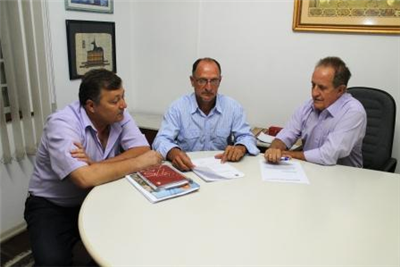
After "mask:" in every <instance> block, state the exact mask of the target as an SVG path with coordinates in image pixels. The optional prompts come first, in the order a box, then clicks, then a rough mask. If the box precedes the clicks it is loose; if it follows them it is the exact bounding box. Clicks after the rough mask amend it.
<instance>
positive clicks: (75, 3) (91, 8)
mask: <svg viewBox="0 0 400 267" xmlns="http://www.w3.org/2000/svg"><path fill="white" fill-rule="evenodd" d="M113 1H114V0H65V9H66V10H75V11H87V12H98V13H113V12H114V6H113V5H114V3H113Z"/></svg>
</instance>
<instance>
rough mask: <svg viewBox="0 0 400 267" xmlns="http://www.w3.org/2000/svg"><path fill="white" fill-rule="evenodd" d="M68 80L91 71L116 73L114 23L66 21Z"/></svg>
mask: <svg viewBox="0 0 400 267" xmlns="http://www.w3.org/2000/svg"><path fill="white" fill-rule="evenodd" d="M66 26H67V44H68V62H69V78H70V80H74V79H79V78H81V77H82V76H83V75H84V74H85V73H86V72H88V71H89V70H91V69H100V68H104V69H107V70H110V71H112V72H117V63H116V56H115V55H116V51H115V23H114V22H98V21H84V20H66Z"/></svg>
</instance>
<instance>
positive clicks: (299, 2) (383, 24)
mask: <svg viewBox="0 0 400 267" xmlns="http://www.w3.org/2000/svg"><path fill="white" fill-rule="evenodd" d="M293 30H294V31H317V32H346V33H354V32H355V33H379V34H397V35H399V34H400V0H387V1H382V0H369V1H365V0H346V1H343V0H294V14H293Z"/></svg>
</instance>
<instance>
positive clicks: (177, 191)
mask: <svg viewBox="0 0 400 267" xmlns="http://www.w3.org/2000/svg"><path fill="white" fill-rule="evenodd" d="M125 178H126V179H127V180H128V181H129V182H130V183H131V184H132V185H133V186H134V187H135V188H136V189H137V190H139V192H140V193H142V194H143V195H144V196H145V197H146V198H147V199H148V200H149V201H150V202H151V203H155V202H159V201H162V200H166V199H169V198H173V197H178V196H182V195H186V194H189V193H191V192H193V191H196V190H199V188H200V186H199V185H198V184H197V183H195V182H194V181H192V180H190V181H189V184H185V185H182V186H179V187H174V188H170V189H164V188H161V189H159V190H154V189H153V188H151V187H150V186H149V185H148V184H147V183H146V182H145V181H144V180H143V179H142V177H140V176H139V175H138V174H137V173H133V174H130V175H127V176H125Z"/></svg>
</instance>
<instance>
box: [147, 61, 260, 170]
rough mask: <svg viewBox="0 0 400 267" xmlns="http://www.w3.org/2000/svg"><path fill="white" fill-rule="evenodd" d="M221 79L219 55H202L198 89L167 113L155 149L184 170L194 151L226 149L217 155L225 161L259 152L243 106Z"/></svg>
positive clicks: (195, 77) (195, 72) (196, 67)
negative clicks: (225, 92) (227, 92)
mask: <svg viewBox="0 0 400 267" xmlns="http://www.w3.org/2000/svg"><path fill="white" fill-rule="evenodd" d="M221 80H222V76H221V66H220V64H219V63H218V62H217V61H216V60H215V59H212V58H200V59H198V60H197V61H196V62H195V63H194V64H193V69H192V76H190V81H191V84H192V86H193V88H194V93H191V94H188V95H184V96H182V97H181V98H179V99H178V100H176V101H175V102H173V103H172V105H171V106H170V107H169V109H168V111H167V112H166V113H165V115H164V118H163V121H162V124H161V128H160V130H159V132H158V134H157V137H156V139H155V140H154V143H153V149H155V150H157V151H158V152H160V153H161V154H162V155H163V157H164V158H165V159H168V160H170V161H171V162H172V165H173V166H175V167H176V168H178V169H180V170H182V171H188V170H191V169H192V168H193V167H194V165H193V163H192V162H191V160H190V158H189V157H188V155H187V154H186V152H190V151H205V150H223V151H224V152H223V153H220V154H217V155H216V157H217V158H219V159H221V161H222V162H226V161H239V160H240V159H241V158H243V156H244V155H245V154H246V153H249V154H251V155H257V154H258V153H259V150H258V148H257V146H256V139H255V137H254V135H253V134H252V132H251V130H250V126H249V124H248V123H247V122H246V116H245V114H244V111H243V108H242V106H241V105H240V104H239V103H238V102H237V101H235V100H234V99H232V98H230V97H228V96H225V95H222V94H219V93H218V88H219V85H220V83H221Z"/></svg>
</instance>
